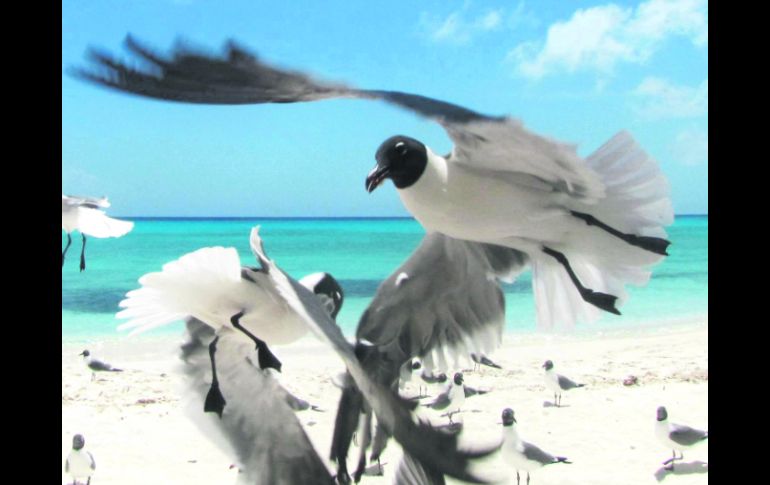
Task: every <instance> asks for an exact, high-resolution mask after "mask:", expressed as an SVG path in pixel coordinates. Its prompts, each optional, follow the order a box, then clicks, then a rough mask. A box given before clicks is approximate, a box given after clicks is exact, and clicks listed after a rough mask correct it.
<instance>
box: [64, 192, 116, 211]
mask: <svg viewBox="0 0 770 485" xmlns="http://www.w3.org/2000/svg"><path fill="white" fill-rule="evenodd" d="M61 201H62V204H65V205H69V206H75V207H80V206H82V207H89V208H91V209H106V208H107V207H109V206H110V203H109V202H108V201H107V197H99V198H96V197H84V196H78V195H62V196H61Z"/></svg>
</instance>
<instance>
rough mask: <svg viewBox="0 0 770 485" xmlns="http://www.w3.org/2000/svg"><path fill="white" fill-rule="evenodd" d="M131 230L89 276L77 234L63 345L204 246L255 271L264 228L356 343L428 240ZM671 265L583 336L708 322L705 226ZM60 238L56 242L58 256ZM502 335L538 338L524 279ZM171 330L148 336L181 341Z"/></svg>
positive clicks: (682, 241) (102, 328) (139, 225)
mask: <svg viewBox="0 0 770 485" xmlns="http://www.w3.org/2000/svg"><path fill="white" fill-rule="evenodd" d="M125 219H126V220H133V221H134V222H135V223H136V225H135V227H134V230H133V231H132V232H130V233H129V234H128V235H126V236H124V237H121V238H117V239H96V238H89V239H88V242H87V247H86V249H87V250H86V263H87V269H86V271H85V272H83V273H80V272H79V271H78V261H79V255H80V236H79V233H75V235H74V236H73V242H72V246H71V247H70V250H69V252H68V254H67V261H66V262H65V266H64V268H63V269H62V339H69V338H76V339H81V338H88V337H100V336H107V335H117V331H116V326H117V325H118V324H119V323H121V321H120V320H116V319H115V313H116V312H117V311H118V302H119V301H120V300H121V299H122V298H123V297H124V296H125V294H126V292H128V291H130V290H132V289H135V288H137V287H138V283H137V279H138V278H139V277H140V276H142V275H143V274H145V273H148V272H152V271H159V270H160V269H161V267H162V265H163V264H164V263H166V262H169V261H171V260H174V259H177V258H179V257H180V256H182V255H183V254H185V253H188V252H190V251H194V250H196V249H199V248H202V247H206V246H233V247H235V248H237V249H238V251H239V253H240V255H241V261H242V263H243V264H244V265H255V264H256V263H255V261H254V258H253V256H252V254H251V251H250V249H249V241H248V240H249V231H250V230H251V228H252V227H253V226H255V225H257V224H258V225H261V226H262V229H261V230H260V235H261V236H262V238H263V240H264V244H265V250H266V251H267V253H268V255H270V256H271V257H272V258H273V259H274V260H275V261H276V263H277V264H278V265H279V266H281V267H282V268H283V269H284V270H285V271H287V272H288V273H289V274H291V275H292V276H294V277H295V278H297V279H299V278H300V277H302V276H304V275H306V274H308V273H313V272H316V271H327V272H329V273H331V274H333V275H334V276H335V278H337V279H338V280H339V281H340V283H341V284H342V287H343V289H344V290H345V303H344V306H343V309H342V311H341V312H340V314H339V316H338V323H339V324H340V326H341V327H342V329H343V331H344V332H345V333H346V334H347V335H352V334H353V333H354V331H355V327H356V325H357V323H358V318H359V316H360V315H361V313H362V312H363V311H364V309H365V308H366V306H367V305H368V304H369V302H370V301H371V298H372V297H373V296H374V293H375V291H376V290H377V287H378V285H379V284H380V282H381V281H382V280H383V279H385V278H387V277H388V276H389V275H390V274H391V273H392V272H393V271H394V270H395V269H396V268H397V267H398V265H400V264H401V263H402V262H403V261H404V260H405V259H406V258H407V257H408V256H409V255H410V254H411V252H412V251H413V250H414V248H416V247H417V245H418V244H419V242H420V240H421V239H422V236H423V235H424V231H423V229H422V227H421V226H420V225H419V224H418V223H417V222H416V221H414V220H412V219H256V218H248V219H246V218H243V219H241V218H238V219H173V218H125ZM668 234H669V239H670V240H671V241H672V245H671V247H670V248H669V253H670V256H669V257H668V258H666V259H665V260H664V261H663V262H662V263H661V264H659V265H658V266H657V267H656V268H655V269H654V270H653V276H652V279H651V280H650V282H649V283H648V284H647V286H646V287H642V288H637V287H630V291H629V293H630V298H629V301H628V302H627V303H626V304H625V305H624V306H623V307H622V308H621V311H622V312H623V315H622V316H621V317H617V316H614V315H606V316H604V317H603V318H602V319H601V320H600V321H599V322H597V323H596V324H593V325H590V326H583V327H582V330H581V331H585V330H586V329H588V330H589V331H590V330H596V329H599V330H601V329H608V328H618V327H630V328H638V327H642V326H645V325H647V326H651V325H659V324H660V322H661V321H668V322H675V321H682V320H687V319H689V318H690V317H699V316H704V315H707V314H708V216H678V217H677V218H676V222H675V223H674V224H673V225H672V226H670V227H669V228H668ZM65 243H66V235H65V234H64V233H63V232H62V248H63V247H64V244H65ZM504 291H505V296H506V302H507V305H506V321H507V330H508V331H511V332H534V331H535V324H534V321H535V309H534V297H533V295H532V288H531V273H530V272H529V271H528V272H526V273H525V274H524V275H522V276H520V277H519V279H518V280H517V281H516V282H515V283H513V284H506V285H504ZM181 331H182V324H181V323H175V324H173V325H169V326H167V327H163V328H160V329H156V330H153V331H152V333H155V334H162V333H176V334H180V333H181Z"/></svg>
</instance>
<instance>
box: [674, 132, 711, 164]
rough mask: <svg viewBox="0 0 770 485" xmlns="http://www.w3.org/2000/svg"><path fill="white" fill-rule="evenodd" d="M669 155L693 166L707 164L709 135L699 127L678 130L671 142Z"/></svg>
mask: <svg viewBox="0 0 770 485" xmlns="http://www.w3.org/2000/svg"><path fill="white" fill-rule="evenodd" d="M670 148H671V155H672V156H673V158H674V160H676V161H677V162H679V163H681V164H684V165H689V166H695V165H701V164H704V163H705V164H708V160H709V136H708V133H707V132H706V131H704V130H701V129H687V130H684V131H682V132H680V133H679V134H678V135H677V136H676V138H675V139H674V142H673V143H672V144H671V147H670Z"/></svg>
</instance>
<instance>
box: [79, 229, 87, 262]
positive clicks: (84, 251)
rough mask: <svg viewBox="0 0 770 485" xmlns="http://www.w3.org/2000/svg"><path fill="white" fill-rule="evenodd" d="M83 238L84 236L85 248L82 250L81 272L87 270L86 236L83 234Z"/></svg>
mask: <svg viewBox="0 0 770 485" xmlns="http://www.w3.org/2000/svg"><path fill="white" fill-rule="evenodd" d="M80 235H81V236H83V246H82V247H81V248H80V271H83V270H85V269H86V235H85V234H83V233H81V234H80Z"/></svg>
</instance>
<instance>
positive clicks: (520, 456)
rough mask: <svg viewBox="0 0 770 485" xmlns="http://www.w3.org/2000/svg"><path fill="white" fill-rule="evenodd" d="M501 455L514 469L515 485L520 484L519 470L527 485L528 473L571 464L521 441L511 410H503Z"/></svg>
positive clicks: (564, 459) (563, 458)
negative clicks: (550, 466)
mask: <svg viewBox="0 0 770 485" xmlns="http://www.w3.org/2000/svg"><path fill="white" fill-rule="evenodd" d="M502 454H503V458H504V459H505V461H506V463H509V464H510V465H512V466H513V467H514V468H516V484H517V485H518V484H519V482H520V479H519V470H524V471H526V472H527V485H529V472H531V471H533V470H537V469H538V468H542V467H544V466H546V465H551V464H554V463H572V462H570V461H567V458H565V457H563V456H553V455H551V454H549V453H546V452H545V451H543V450H541V449H540V448H538V447H537V446H535V445H533V444H532V443H528V442H526V441H524V440H522V439H521V438H520V437H519V432H518V430H517V429H516V418H515V417H514V415H513V409H511V408H506V409H504V410H503V446H502Z"/></svg>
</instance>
